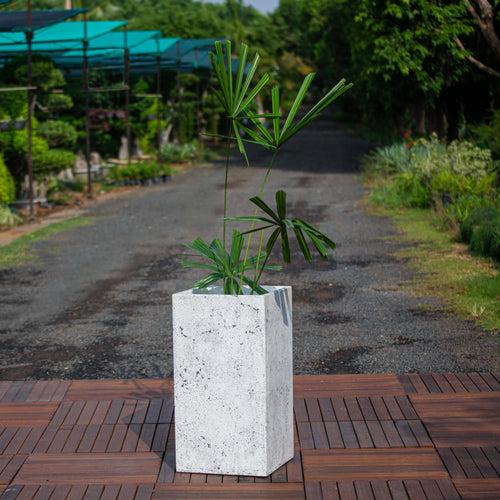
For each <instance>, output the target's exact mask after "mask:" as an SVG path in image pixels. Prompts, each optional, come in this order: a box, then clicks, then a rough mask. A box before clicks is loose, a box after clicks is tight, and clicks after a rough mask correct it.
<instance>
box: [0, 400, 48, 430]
mask: <svg viewBox="0 0 500 500" xmlns="http://www.w3.org/2000/svg"><path fill="white" fill-rule="evenodd" d="M56 409H57V403H29V404H27V403H0V427H41V426H45V425H47V424H48V423H49V421H50V419H51V417H52V415H53V414H54V412H55V411H56Z"/></svg>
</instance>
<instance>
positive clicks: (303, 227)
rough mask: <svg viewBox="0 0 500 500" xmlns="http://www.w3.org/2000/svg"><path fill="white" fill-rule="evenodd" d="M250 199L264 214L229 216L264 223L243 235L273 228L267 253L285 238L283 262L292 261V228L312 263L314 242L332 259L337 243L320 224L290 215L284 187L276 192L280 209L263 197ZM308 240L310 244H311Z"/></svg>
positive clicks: (318, 250) (300, 246) (307, 259)
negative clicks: (331, 255)
mask: <svg viewBox="0 0 500 500" xmlns="http://www.w3.org/2000/svg"><path fill="white" fill-rule="evenodd" d="M250 201H251V202H252V203H253V204H254V205H256V206H257V207H258V208H259V209H260V210H261V211H262V212H264V216H257V215H256V216H251V215H250V216H242V217H229V218H228V220H232V221H239V222H252V223H256V224H262V223H263V224H264V225H262V226H260V227H257V228H253V229H251V230H249V231H247V232H245V233H243V234H249V233H252V232H256V231H264V230H268V229H272V232H271V234H270V236H269V238H268V240H267V244H266V254H267V255H270V254H271V252H272V251H273V249H274V246H275V244H276V242H277V241H278V239H280V241H281V254H282V258H283V262H285V263H289V262H290V260H291V255H290V240H289V234H288V233H289V231H293V233H294V235H295V237H296V239H297V243H298V245H299V248H300V251H301V252H302V255H303V256H304V259H305V260H306V261H308V262H310V261H311V260H312V252H311V248H310V245H312V247H313V248H314V249H315V250H316V252H317V253H318V254H319V255H320V257H322V258H324V259H326V258H328V253H329V251H330V250H334V249H335V247H336V245H335V243H334V242H333V241H332V240H331V239H330V238H329V237H328V236H326V235H325V234H324V233H322V232H321V231H320V230H319V229H318V228H317V227H315V226H313V225H312V224H309V223H308V222H306V221H304V220H302V219H299V218H288V217H287V207H286V193H285V191H283V190H280V191H277V192H276V210H273V209H272V208H271V207H270V206H269V205H268V204H267V203H266V202H265V201H264V200H262V198H260V197H258V196H256V197H254V198H251V199H250ZM308 240H309V242H310V243H308Z"/></svg>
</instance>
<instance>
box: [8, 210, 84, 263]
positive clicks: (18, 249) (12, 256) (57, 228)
mask: <svg viewBox="0 0 500 500" xmlns="http://www.w3.org/2000/svg"><path fill="white" fill-rule="evenodd" d="M91 223H92V219H90V218H88V217H81V216H80V217H73V218H71V219H66V220H63V221H61V222H54V223H53V224H50V225H48V226H46V227H44V228H41V229H37V230H36V231H33V232H31V233H27V234H24V235H23V236H20V237H19V238H17V239H15V240H14V241H13V242H11V243H9V244H7V245H4V246H0V269H5V268H9V267H14V266H19V265H21V264H23V263H25V262H28V261H30V260H32V259H35V258H36V255H35V253H34V252H33V248H32V245H33V244H34V243H36V242H37V241H42V240H46V239H48V238H50V237H51V236H53V235H55V234H58V233H60V232H62V231H67V230H68V229H74V228H76V227H82V226H87V225H89V224H91Z"/></svg>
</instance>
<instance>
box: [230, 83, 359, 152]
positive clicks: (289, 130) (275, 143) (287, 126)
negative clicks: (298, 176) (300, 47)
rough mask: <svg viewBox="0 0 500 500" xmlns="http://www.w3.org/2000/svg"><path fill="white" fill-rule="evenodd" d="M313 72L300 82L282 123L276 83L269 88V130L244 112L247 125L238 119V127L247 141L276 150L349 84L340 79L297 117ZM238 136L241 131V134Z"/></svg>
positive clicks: (243, 139)
mask: <svg viewBox="0 0 500 500" xmlns="http://www.w3.org/2000/svg"><path fill="white" fill-rule="evenodd" d="M315 76H316V74H315V73H310V74H308V75H307V76H306V77H305V78H304V81H303V82H302V85H301V87H300V89H299V91H298V92H297V95H296V96H295V99H294V101H293V103H292V106H291V108H290V111H289V113H288V116H287V117H286V119H285V122H284V124H283V126H281V122H280V105H281V104H280V91H279V87H278V86H277V85H275V86H274V87H273V88H272V90H271V103H272V113H269V115H270V116H268V118H271V119H272V133H270V132H269V130H268V129H267V128H266V127H265V126H264V125H263V124H262V122H261V121H260V120H258V119H256V118H254V117H253V116H252V115H251V114H248V113H247V114H244V118H246V120H247V121H248V122H250V124H249V125H246V124H244V123H242V122H241V119H239V122H238V123H239V127H240V129H241V130H242V131H244V132H245V133H246V134H247V135H248V137H250V139H251V140H250V141H249V142H254V143H257V144H259V145H260V146H262V147H264V148H266V149H269V150H274V151H275V150H278V149H279V148H280V147H281V146H283V145H284V144H285V143H286V142H287V141H288V140H290V139H291V138H292V137H293V136H294V135H295V134H297V133H298V132H300V131H301V130H302V129H304V128H305V127H306V126H307V125H309V123H311V122H312V121H313V120H315V119H316V118H318V117H319V116H320V115H321V113H322V112H323V111H324V110H325V109H326V108H327V107H328V106H330V104H332V103H333V102H334V101H335V100H336V99H338V98H339V97H340V96H341V95H342V94H344V93H345V92H347V91H348V90H349V89H350V88H351V87H352V85H353V84H352V83H349V84H347V83H346V80H345V79H342V80H340V81H339V82H338V83H337V84H336V85H335V86H334V87H333V88H332V89H330V90H329V91H328V92H327V93H326V94H325V95H324V96H323V97H322V98H321V99H320V100H319V101H318V102H317V103H316V104H315V105H314V106H313V107H312V108H311V109H310V111H309V112H307V113H306V114H305V115H304V116H303V117H302V118H300V119H298V120H296V118H297V113H298V111H299V109H300V107H301V106H302V103H303V102H304V99H305V97H306V95H307V92H308V90H309V88H310V86H311V83H312V81H313V80H314V77H315ZM240 136H241V134H240ZM247 140H248V139H245V138H242V141H247Z"/></svg>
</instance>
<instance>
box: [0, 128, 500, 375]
mask: <svg viewBox="0 0 500 500" xmlns="http://www.w3.org/2000/svg"><path fill="white" fill-rule="evenodd" d="M367 150H368V145H367V144H366V143H365V142H363V141H362V140H360V139H357V138H355V137H352V136H349V135H347V134H346V133H344V132H342V130H341V129H340V128H338V127H337V126H335V125H333V124H331V123H329V122H328V121H323V122H320V123H318V124H317V125H316V127H315V128H312V129H309V130H308V131H306V132H304V133H303V134H302V136H301V137H300V138H296V139H295V140H293V141H291V142H290V144H289V145H287V147H286V149H285V150H284V151H283V152H282V153H281V156H280V158H279V161H278V165H277V166H276V167H275V169H274V172H273V174H272V177H271V179H270V182H269V185H268V186H269V187H268V191H267V197H268V198H270V196H271V194H272V193H274V191H275V190H276V189H279V188H285V189H286V191H287V192H288V196H289V204H290V211H291V214H292V215H295V216H298V217H303V218H305V219H306V220H308V221H310V222H312V223H315V224H318V225H319V226H320V227H321V228H323V229H324V230H325V231H326V232H327V233H328V234H330V235H331V236H332V237H333V239H334V240H335V241H336V242H337V243H338V249H337V251H336V252H335V257H334V259H332V260H331V261H329V262H322V261H320V262H316V263H314V264H313V265H312V266H310V265H307V264H306V263H304V262H303V261H301V260H300V259H299V258H297V255H295V257H296V258H295V260H294V262H293V263H292V265H290V266H289V268H288V269H287V270H286V272H284V273H282V274H275V275H268V277H267V279H266V281H267V282H268V283H269V284H291V285H292V286H293V296H294V353H295V372H296V373H357V372H364V373H369V372H409V371H424V372H425V371H467V370H479V371H483V370H497V371H498V370H500V361H499V360H500V357H499V356H498V349H499V342H498V340H497V339H495V337H494V336H492V335H491V334H488V333H486V332H483V331H482V330H481V329H480V328H478V327H476V326H474V325H473V324H472V323H470V322H466V321H462V320H460V319H457V318H455V317H454V316H452V315H450V314H448V313H447V312H446V311H445V309H444V308H443V306H442V305H441V304H440V303H439V301H438V300H436V299H434V298H425V299H423V298H418V297H413V296H411V295H408V294H407V293H406V292H405V291H403V288H402V286H401V285H402V284H404V283H406V282H407V281H408V280H409V279H411V278H412V277H413V271H411V270H410V269H409V268H408V267H407V265H406V264H405V262H404V261H402V260H399V259H397V258H395V257H394V256H393V253H394V252H395V251H396V250H397V249H398V248H400V246H399V244H398V243H396V242H395V241H394V240H391V239H390V238H388V237H390V236H393V235H394V234H395V230H394V228H393V226H392V225H391V222H390V221H389V220H387V219H385V218H380V217H374V216H370V215H368V214H367V213H365V212H364V211H363V209H362V206H361V199H362V197H363V194H364V193H363V188H362V186H361V185H360V183H359V180H358V178H357V169H358V159H359V157H360V156H361V155H362V154H363V153H365V152H366V151H367ZM252 157H253V159H254V166H252V167H250V168H247V167H243V166H232V167H231V173H230V184H231V192H230V200H229V202H230V213H231V214H234V215H243V214H248V213H250V212H251V211H252V209H251V207H250V205H249V203H248V201H247V200H248V198H249V197H250V196H252V195H254V194H256V192H257V191H258V185H259V183H260V181H261V178H262V176H263V173H264V166H265V165H266V164H267V161H268V160H269V158H268V157H266V156H262V155H256V154H255V153H253V154H252ZM223 176H224V172H223V166H222V164H218V165H214V166H211V167H204V168H198V169H193V170H191V171H189V172H187V173H185V174H183V175H179V176H177V177H175V179H174V180H173V181H172V182H171V183H169V184H166V185H161V186H154V187H148V188H143V189H138V190H136V191H134V192H132V193H130V194H128V195H127V196H126V197H121V198H117V199H114V200H110V201H108V202H106V203H103V204H99V205H97V206H95V207H93V208H90V209H89V210H88V215H89V216H90V217H92V218H93V223H92V224H91V225H89V226H86V227H81V228H77V229H73V230H69V231H66V232H63V233H60V234H58V235H55V236H53V237H52V238H51V239H50V240H47V241H43V242H39V243H37V244H36V247H35V250H36V253H37V255H38V259H37V260H36V261H33V262H31V263H29V264H26V265H24V266H22V267H18V268H14V269H7V270H3V271H0V311H1V312H0V379H25V378H114V377H120V378H130V377H164V376H171V375H172V339H171V312H170V307H171V299H170V296H171V294H172V293H173V292H175V291H179V290H184V289H186V288H189V287H190V285H191V284H192V283H193V282H194V281H195V280H196V279H197V277H198V276H199V274H198V273H197V272H196V271H186V270H184V269H182V268H181V267H180V265H179V256H180V255H181V254H182V252H183V243H185V242H188V241H190V240H192V239H193V238H194V237H196V236H198V235H199V236H201V237H203V238H206V239H209V238H211V237H213V236H214V235H219V234H220V222H221V220H220V219H221V216H222V196H223ZM422 306H430V309H431V312H429V311H428V309H429V308H428V307H427V308H426V307H424V308H423V307H422ZM426 311H427V312H426Z"/></svg>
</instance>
